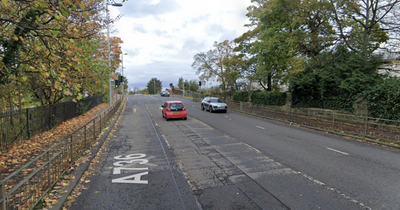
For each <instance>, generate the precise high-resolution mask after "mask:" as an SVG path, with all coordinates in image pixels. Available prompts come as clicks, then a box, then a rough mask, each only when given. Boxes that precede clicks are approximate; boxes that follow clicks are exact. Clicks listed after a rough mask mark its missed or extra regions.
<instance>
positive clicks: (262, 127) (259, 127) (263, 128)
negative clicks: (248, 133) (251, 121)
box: [257, 125, 265, 130]
mask: <svg viewBox="0 0 400 210" xmlns="http://www.w3.org/2000/svg"><path fill="white" fill-rule="evenodd" d="M257 128H259V129H263V130H265V128H264V127H261V126H258V125H257Z"/></svg>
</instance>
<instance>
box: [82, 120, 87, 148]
mask: <svg viewBox="0 0 400 210" xmlns="http://www.w3.org/2000/svg"><path fill="white" fill-rule="evenodd" d="M84 133H85V134H84V135H85V147H84V148H83V149H86V147H87V143H86V125H85V126H84Z"/></svg>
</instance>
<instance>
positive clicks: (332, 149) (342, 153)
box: [326, 147, 349, 155]
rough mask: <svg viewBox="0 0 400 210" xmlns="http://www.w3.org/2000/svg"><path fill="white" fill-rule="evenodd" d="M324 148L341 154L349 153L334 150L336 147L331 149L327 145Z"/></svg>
mask: <svg viewBox="0 0 400 210" xmlns="http://www.w3.org/2000/svg"><path fill="white" fill-rule="evenodd" d="M326 149H327V150H330V151H333V152H337V153H340V154H343V155H349V153H346V152H342V151H339V150H336V149H332V148H329V147H327V148H326Z"/></svg>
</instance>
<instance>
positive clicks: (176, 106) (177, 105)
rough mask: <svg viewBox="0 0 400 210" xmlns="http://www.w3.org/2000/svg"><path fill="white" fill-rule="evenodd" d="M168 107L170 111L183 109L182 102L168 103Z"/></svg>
mask: <svg viewBox="0 0 400 210" xmlns="http://www.w3.org/2000/svg"><path fill="white" fill-rule="evenodd" d="M169 109H170V110H171V111H180V110H183V104H181V103H172V104H170V105H169Z"/></svg>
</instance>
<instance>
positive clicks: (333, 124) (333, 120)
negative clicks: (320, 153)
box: [332, 112, 335, 130]
mask: <svg viewBox="0 0 400 210" xmlns="http://www.w3.org/2000/svg"><path fill="white" fill-rule="evenodd" d="M332 118H333V119H332V130H335V112H333V113H332Z"/></svg>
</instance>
